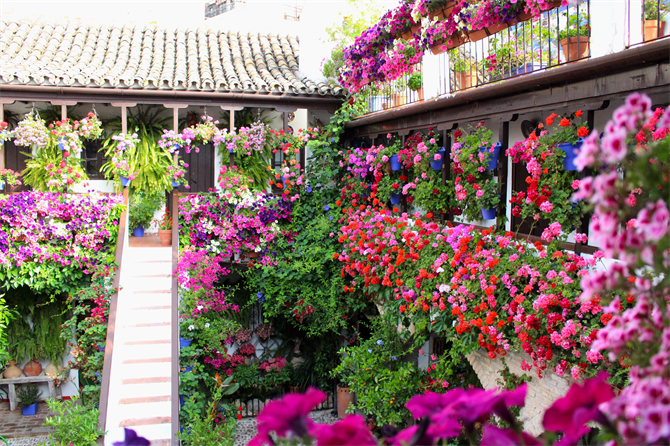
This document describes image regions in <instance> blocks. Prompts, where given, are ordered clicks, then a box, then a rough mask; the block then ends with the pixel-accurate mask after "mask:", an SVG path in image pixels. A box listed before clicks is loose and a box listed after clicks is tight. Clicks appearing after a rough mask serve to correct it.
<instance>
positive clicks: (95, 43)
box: [0, 19, 342, 96]
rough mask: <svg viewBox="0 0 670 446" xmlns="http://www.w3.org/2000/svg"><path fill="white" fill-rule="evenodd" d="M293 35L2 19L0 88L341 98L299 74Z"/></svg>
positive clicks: (334, 90)
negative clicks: (48, 87) (54, 87)
mask: <svg viewBox="0 0 670 446" xmlns="http://www.w3.org/2000/svg"><path fill="white" fill-rule="evenodd" d="M298 57H299V43H298V40H297V38H295V37H292V36H279V35H274V34H267V35H265V34H250V33H248V34H244V33H235V32H225V31H221V30H216V29H207V28H198V29H166V28H164V27H160V26H157V25H142V26H140V25H116V24H110V25H104V26H100V25H90V24H85V23H83V22H80V21H65V22H63V23H57V24H56V23H43V22H27V21H18V20H17V21H13V20H9V19H3V20H0V87H1V86H2V84H19V85H21V84H22V85H45V86H60V87H68V86H72V87H92V88H99V87H101V88H117V89H119V88H132V89H153V90H185V91H217V92H256V93H292V94H301V95H302V94H305V95H311V94H313V95H321V96H339V95H341V94H342V88H340V87H339V86H335V87H333V86H330V85H328V84H325V83H323V82H318V83H317V82H313V81H311V80H310V79H307V78H306V77H304V76H303V75H301V74H300V71H299V70H298Z"/></svg>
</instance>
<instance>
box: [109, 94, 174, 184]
mask: <svg viewBox="0 0 670 446" xmlns="http://www.w3.org/2000/svg"><path fill="white" fill-rule="evenodd" d="M164 110H165V109H164V108H163V107H159V106H147V107H143V106H141V105H140V106H138V107H137V110H133V109H129V111H128V133H137V137H138V138H139V140H140V142H139V144H137V145H136V146H135V147H134V148H132V149H129V151H130V155H129V158H130V162H129V163H130V169H131V172H137V176H136V177H135V179H134V180H133V181H132V182H131V183H130V189H131V190H132V191H144V192H155V193H163V192H165V191H169V190H171V189H172V180H171V179H170V177H169V176H167V172H168V167H169V166H171V165H172V161H173V160H172V155H171V154H170V153H169V152H168V151H167V150H166V149H163V148H161V147H160V146H159V145H158V142H159V141H160V140H161V135H163V129H165V128H168V126H170V117H169V116H163V115H162V113H163V112H164ZM108 126H109V127H111V128H116V130H115V131H114V132H112V134H110V135H108V138H107V139H106V140H105V142H104V143H103V145H102V149H101V150H105V157H106V158H107V159H108V160H109V161H108V162H107V163H105V164H104V165H103V166H102V169H101V170H102V172H103V174H104V175H105V177H106V178H113V171H114V163H112V162H111V158H112V155H113V154H114V149H115V147H116V141H114V140H113V139H112V136H114V135H118V134H120V133H121V119H120V118H119V119H114V120H112V121H110V122H109V123H108Z"/></svg>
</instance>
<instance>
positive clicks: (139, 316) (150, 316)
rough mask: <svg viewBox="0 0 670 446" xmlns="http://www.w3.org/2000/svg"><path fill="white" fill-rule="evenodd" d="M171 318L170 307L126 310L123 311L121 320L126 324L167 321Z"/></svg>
mask: <svg viewBox="0 0 670 446" xmlns="http://www.w3.org/2000/svg"><path fill="white" fill-rule="evenodd" d="M171 318H172V312H171V311H170V309H169V308H168V309H162V310H128V311H124V313H123V320H124V322H125V323H126V324H129V323H132V322H133V321H135V322H136V323H151V322H169V321H170V320H171Z"/></svg>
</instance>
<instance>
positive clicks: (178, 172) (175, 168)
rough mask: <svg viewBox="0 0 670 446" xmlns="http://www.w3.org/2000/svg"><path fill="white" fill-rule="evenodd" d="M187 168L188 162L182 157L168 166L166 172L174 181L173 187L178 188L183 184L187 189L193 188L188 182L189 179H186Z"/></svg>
mask: <svg viewBox="0 0 670 446" xmlns="http://www.w3.org/2000/svg"><path fill="white" fill-rule="evenodd" d="M186 169H188V164H186V163H185V162H184V160H182V159H180V160H179V161H178V162H175V163H173V164H172V165H170V166H168V170H167V172H166V173H165V174H166V175H167V176H168V177H169V178H170V181H172V187H173V188H178V187H179V186H182V185H183V186H184V188H186V189H190V188H191V186H189V184H188V180H187V179H186Z"/></svg>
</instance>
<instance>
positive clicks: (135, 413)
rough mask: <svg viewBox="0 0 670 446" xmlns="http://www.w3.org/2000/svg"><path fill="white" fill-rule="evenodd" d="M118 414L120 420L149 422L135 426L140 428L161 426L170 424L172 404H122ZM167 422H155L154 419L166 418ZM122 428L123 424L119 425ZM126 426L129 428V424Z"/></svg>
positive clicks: (167, 402)
mask: <svg viewBox="0 0 670 446" xmlns="http://www.w3.org/2000/svg"><path fill="white" fill-rule="evenodd" d="M121 410H122V412H120V416H121V420H139V419H144V420H151V421H147V422H144V423H142V424H138V425H136V426H141V425H145V424H162V423H169V422H170V411H171V410H172V404H171V403H170V401H169V400H168V401H160V402H156V403H149V402H147V403H135V404H124V405H123V407H122V408H121ZM166 417H167V420H155V418H166ZM119 426H122V427H123V422H121V424H119ZM126 426H130V425H129V424H128V425H126Z"/></svg>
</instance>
